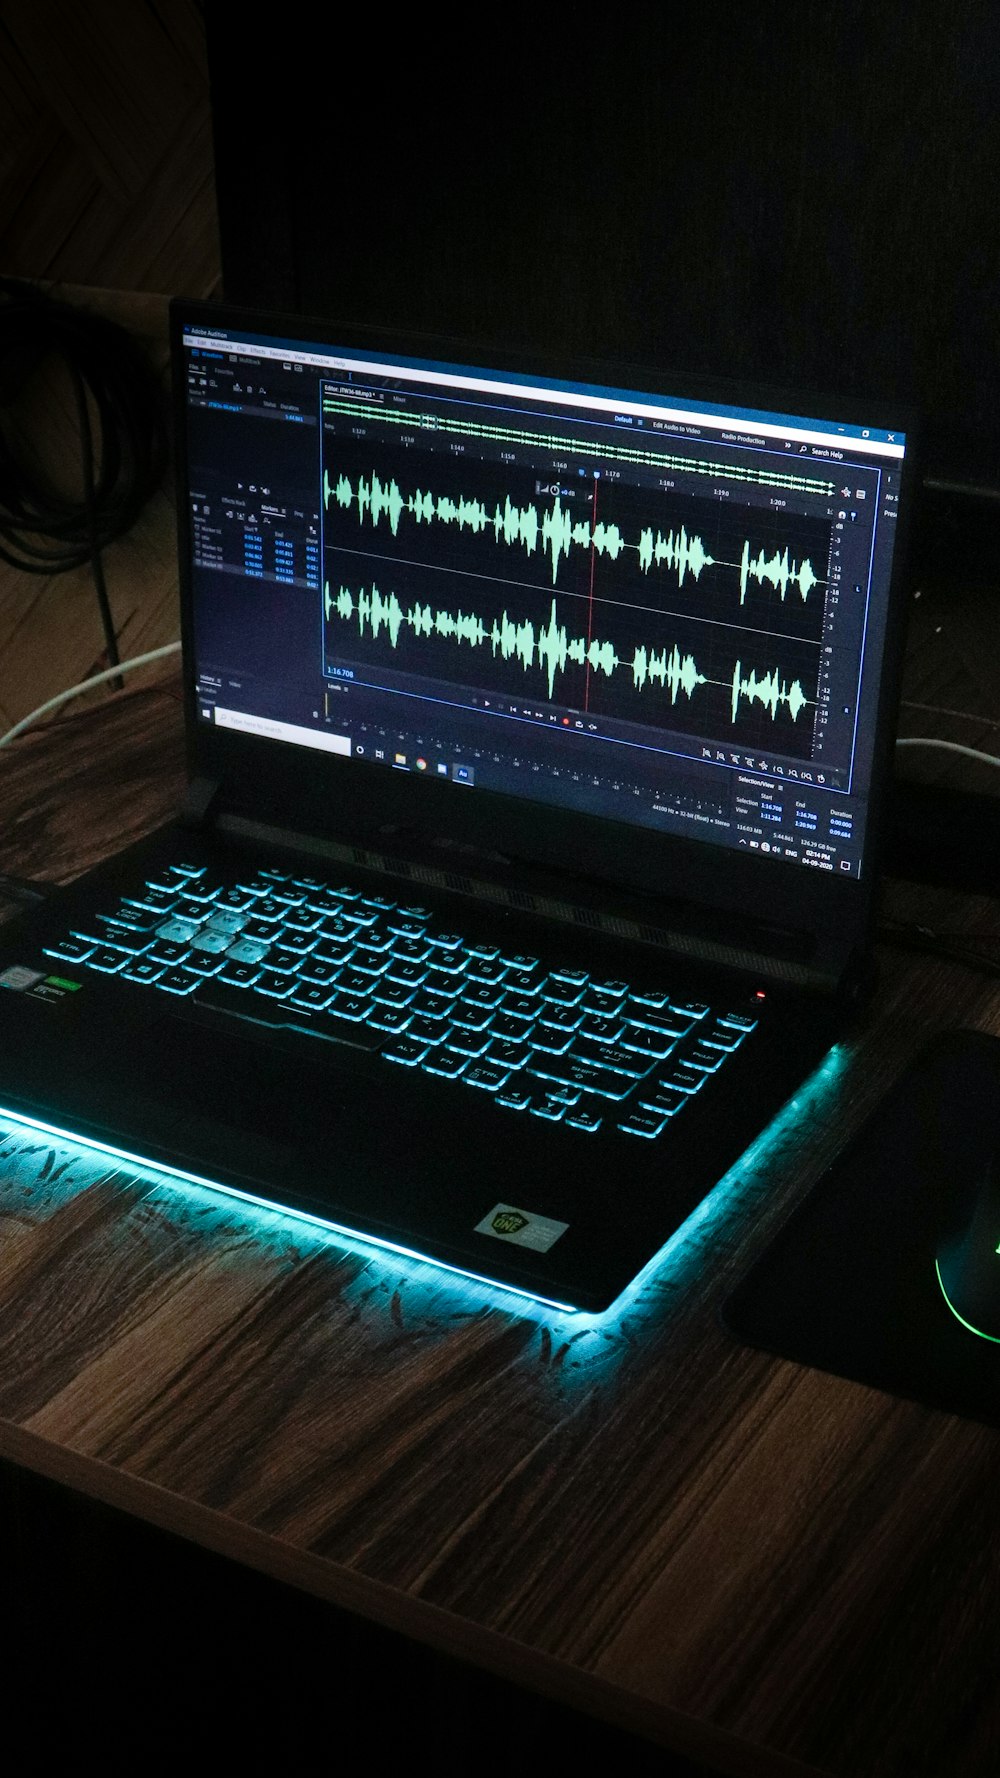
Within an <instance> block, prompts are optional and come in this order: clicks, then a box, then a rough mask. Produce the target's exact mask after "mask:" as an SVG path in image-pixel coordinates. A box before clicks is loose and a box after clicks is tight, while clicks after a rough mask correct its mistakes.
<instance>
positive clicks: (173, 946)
mask: <svg viewBox="0 0 1000 1778" xmlns="http://www.w3.org/2000/svg"><path fill="white" fill-rule="evenodd" d="M147 954H148V955H149V956H150V957H155V958H156V960H157V962H158V963H181V962H183V960H184V958H185V957H187V956H189V955H190V953H189V950H188V947H187V945H186V944H183V943H178V941H177V940H176V939H172V938H158V939H156V940H155V941H154V943H153V944H152V945H150V948H149V951H148V953H147Z"/></svg>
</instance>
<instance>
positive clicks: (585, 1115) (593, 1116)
mask: <svg viewBox="0 0 1000 1778" xmlns="http://www.w3.org/2000/svg"><path fill="white" fill-rule="evenodd" d="M562 1122H564V1124H566V1125H568V1129H584V1131H585V1133H587V1134H589V1136H593V1134H594V1131H598V1129H600V1127H601V1122H603V1118H600V1117H598V1113H596V1111H578V1109H577V1106H571V1109H569V1111H568V1113H566V1117H564V1118H562Z"/></svg>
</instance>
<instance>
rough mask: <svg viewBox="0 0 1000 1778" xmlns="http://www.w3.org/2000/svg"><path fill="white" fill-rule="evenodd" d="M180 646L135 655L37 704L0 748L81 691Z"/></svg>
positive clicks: (175, 651) (173, 644)
mask: <svg viewBox="0 0 1000 1778" xmlns="http://www.w3.org/2000/svg"><path fill="white" fill-rule="evenodd" d="M180 646H181V645H180V643H179V642H167V643H166V644H165V645H164V647H163V648H151V649H150V651H149V653H148V654H137V655H135V656H133V658H132V660H130V661H119V663H118V665H117V667H108V668H107V670H106V671H105V672H103V673H95V674H94V675H93V676H92V677H91V678H90V679H83V680H81V682H80V684H79V685H71V686H70V688H69V690H68V691H61V692H59V693H58V694H57V696H56V697H54V698H49V700H48V702H47V703H45V704H39V706H38V708H37V710H32V711H30V712H29V714H28V715H27V716H22V718H21V720H20V722H15V724H14V726H13V728H9V729H8V730H7V733H6V734H5V735H0V747H6V745H7V743H8V741H13V740H14V739H15V738H16V736H17V735H20V734H23V732H24V730H25V729H26V728H30V727H31V724H32V723H33V722H37V721H38V719H39V717H41V716H47V715H48V713H49V711H50V710H57V709H58V708H59V705H60V704H65V703H66V702H67V701H68V700H69V699H70V698H76V697H79V695H80V693H81V692H83V691H92V690H93V688H94V686H95V685H103V684H104V682H105V680H106V679H117V677H118V674H119V673H130V672H131V671H132V668H133V667H147V666H148V665H149V663H150V661H162V660H163V659H165V657H166V656H167V655H168V654H179V653H180Z"/></svg>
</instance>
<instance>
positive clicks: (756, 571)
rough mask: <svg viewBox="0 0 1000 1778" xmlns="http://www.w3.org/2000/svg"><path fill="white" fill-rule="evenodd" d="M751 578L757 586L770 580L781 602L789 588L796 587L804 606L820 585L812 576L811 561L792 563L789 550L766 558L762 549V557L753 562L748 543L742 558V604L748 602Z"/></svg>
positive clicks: (745, 545)
mask: <svg viewBox="0 0 1000 1778" xmlns="http://www.w3.org/2000/svg"><path fill="white" fill-rule="evenodd" d="M751 576H752V577H753V579H754V580H756V581H757V582H758V584H760V583H761V582H762V581H765V580H769V581H770V583H771V585H772V586H773V587H774V589H775V591H776V592H779V591H780V593H781V597H782V599H784V597H785V594H786V592H787V591H788V588H789V587H790V586H792V585H794V586H797V587H798V589H799V592H800V593H801V594H802V602H803V604H805V601H806V599H808V597H809V594H810V593H811V591H812V589H813V587H814V586H818V585H819V581H818V580H817V578H816V575H815V574H814V573H813V565H812V563H811V562H810V561H808V560H806V561H804V562H790V561H789V558H788V551H787V549H786V550H785V551H784V552H783V553H781V552H779V551H778V550H775V552H774V555H773V556H771V557H770V558H768V557H765V555H764V551H763V550H761V551H760V554H759V555H757V556H755V557H754V558H753V560H752V561H751V559H750V545H749V543H745V544H744V545H743V555H742V557H741V558H740V604H741V605H742V604H744V603H745V600H746V596H747V581H748V580H749V579H750V578H751Z"/></svg>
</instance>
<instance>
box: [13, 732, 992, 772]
mask: <svg viewBox="0 0 1000 1778" xmlns="http://www.w3.org/2000/svg"><path fill="white" fill-rule="evenodd" d="M2 745H3V743H2V742H0V746H2ZM896 746H897V747H943V748H944V749H945V751H946V752H948V753H964V754H965V756H966V758H967V759H978V760H981V761H982V763H983V765H985V766H1000V759H998V758H997V756H996V754H995V753H981V752H980V751H979V748H978V747H963V746H962V743H961V742H960V741H936V740H935V739H934V737H933V736H932V735H906V736H905V737H904V738H903V739H902V740H899V741H897V742H896Z"/></svg>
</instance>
